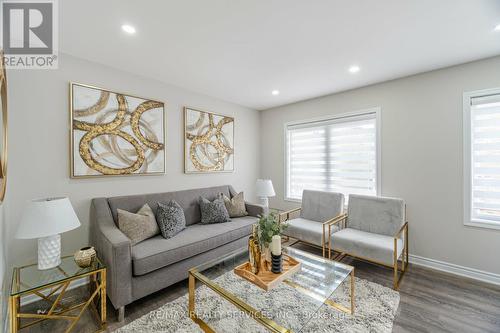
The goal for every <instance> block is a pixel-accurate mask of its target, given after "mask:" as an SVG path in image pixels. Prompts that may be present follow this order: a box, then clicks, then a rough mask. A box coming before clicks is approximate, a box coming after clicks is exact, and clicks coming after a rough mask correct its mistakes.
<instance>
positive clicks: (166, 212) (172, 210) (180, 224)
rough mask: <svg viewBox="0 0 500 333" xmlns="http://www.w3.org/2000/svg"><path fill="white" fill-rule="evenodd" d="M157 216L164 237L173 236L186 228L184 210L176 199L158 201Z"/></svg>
mask: <svg viewBox="0 0 500 333" xmlns="http://www.w3.org/2000/svg"><path fill="white" fill-rule="evenodd" d="M156 216H157V218H156V220H157V221H158V226H159V227H160V230H161V235H162V236H163V238H166V239H168V238H172V237H174V236H175V235H177V234H178V233H179V232H181V231H182V230H184V229H185V228H186V218H185V217H184V210H183V209H182V207H181V206H179V204H178V203H177V202H175V201H174V200H171V201H169V202H167V203H163V202H158V209H157V210H156Z"/></svg>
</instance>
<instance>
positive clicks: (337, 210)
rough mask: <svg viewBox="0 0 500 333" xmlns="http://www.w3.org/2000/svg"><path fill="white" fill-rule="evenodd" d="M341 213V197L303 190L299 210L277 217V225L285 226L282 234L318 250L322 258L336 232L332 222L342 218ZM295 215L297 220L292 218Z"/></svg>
mask: <svg viewBox="0 0 500 333" xmlns="http://www.w3.org/2000/svg"><path fill="white" fill-rule="evenodd" d="M343 209H344V195H343V194H342V193H332V192H322V191H312V190H304V192H303V193H302V206H301V207H300V208H296V209H292V210H290V211H288V212H284V213H281V214H280V215H279V220H280V223H282V222H285V221H286V223H287V224H288V227H287V228H286V229H285V230H284V232H283V234H284V235H285V236H288V237H292V238H294V239H296V240H297V242H304V243H307V244H310V245H314V246H317V247H321V248H322V249H323V256H326V250H327V246H328V249H330V248H331V237H330V236H331V234H332V233H334V232H336V231H337V230H339V226H338V225H337V224H336V221H338V220H340V219H342V218H343V216H344V215H342V213H343ZM299 213H300V214H299ZM295 215H299V216H296V217H295V218H294V217H293V216H295Z"/></svg>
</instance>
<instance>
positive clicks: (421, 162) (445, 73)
mask: <svg viewBox="0 0 500 333" xmlns="http://www.w3.org/2000/svg"><path fill="white" fill-rule="evenodd" d="M381 61H383V60H381ZM369 70H370V69H369V68H364V69H363V70H362V71H361V72H359V73H358V74H356V75H359V76H362V75H363V74H364V72H366V71H369ZM494 87H500V57H494V58H490V59H486V60H481V61H477V62H472V63H468V64H464V65H460V66H455V67H450V68H446V69H441V70H436V71H433V72H428V73H424V74H419V75H415V76H411V77H406V78H402V79H397V80H393V81H388V82H384V83H380V84H375V85H372V86H367V87H363V88H359V89H355V90H350V91H346V92H342V93H337V94H333V95H328V96H324V97H320V98H315V99H311V100H306V101H302V102H298V103H294V104H290V105H286V106H282V107H277V108H273V109H269V110H265V111H261V117H260V125H261V128H260V133H261V144H260V147H261V154H260V159H261V162H262V163H261V170H260V174H261V177H264V178H271V179H272V181H273V183H274V188H275V190H276V197H274V198H271V200H270V206H271V207H280V208H293V207H297V206H298V205H299V204H297V203H294V202H287V201H284V199H283V198H284V187H285V184H284V170H285V165H284V133H283V131H284V130H283V126H284V124H285V123H286V122H290V121H298V120H306V119H310V118H315V117H323V116H327V115H335V114H342V113H346V112H351V111H357V110H362V109H368V108H373V107H380V108H381V141H382V145H381V150H382V155H381V158H382V163H381V164H382V193H381V194H382V195H384V196H391V197H401V198H403V199H405V201H406V203H407V205H408V218H409V221H410V253H411V254H413V255H417V256H421V257H424V258H429V259H434V260H439V261H443V262H446V263H451V264H456V265H460V266H465V267H468V268H474V269H478V270H483V271H486V272H491V273H496V274H500V261H499V260H495V258H494V257H495V255H494V254H497V253H500V231H499V230H491V229H479V228H474V227H466V226H464V225H463V220H464V219H463V204H464V202H463V160H462V159H463V144H462V140H463V135H462V132H463V130H462V94H463V92H464V91H472V90H480V89H486V88H494ZM283 93H286V91H282V94H283Z"/></svg>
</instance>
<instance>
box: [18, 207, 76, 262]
mask: <svg viewBox="0 0 500 333" xmlns="http://www.w3.org/2000/svg"><path fill="white" fill-rule="evenodd" d="M79 226H80V221H79V220H78V217H77V216H76V213H75V211H74V209H73V206H71V202H70V201H69V199H68V198H47V199H38V200H32V201H30V202H29V203H28V205H27V207H26V208H25V209H24V212H23V215H22V217H21V221H20V223H19V226H18V228H17V231H16V235H15V237H16V238H17V239H33V238H38V269H50V268H54V267H57V266H59V265H60V264H61V235H60V234H61V233H63V232H66V231H69V230H73V229H76V228H78V227H79Z"/></svg>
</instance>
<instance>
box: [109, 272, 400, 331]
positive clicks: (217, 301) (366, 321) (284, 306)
mask: <svg viewBox="0 0 500 333" xmlns="http://www.w3.org/2000/svg"><path fill="white" fill-rule="evenodd" d="M215 281H216V282H217V284H219V285H220V286H222V287H223V288H224V289H226V290H227V291H230V292H232V293H234V294H237V295H240V296H241V295H243V296H241V297H240V298H241V299H242V300H243V301H245V302H247V303H248V304H250V305H252V306H253V307H255V308H257V309H259V310H262V312H263V313H264V314H265V315H267V316H269V317H271V318H272V319H274V320H275V321H276V322H277V323H279V324H281V325H282V326H284V327H286V328H288V329H290V330H291V331H292V332H314V333H316V332H325V333H326V332H391V331H392V325H393V321H394V316H395V314H396V311H397V308H398V305H399V293H398V292H397V291H394V290H392V289H390V288H386V287H383V286H381V285H379V284H376V283H372V282H369V281H366V280H363V279H358V278H355V305H356V308H355V309H356V310H355V314H354V315H353V316H351V315H348V314H344V313H342V312H339V311H338V310H336V309H334V308H332V307H330V306H328V305H323V306H321V307H320V308H319V310H317V309H318V307H319V306H318V302H317V301H315V300H314V299H312V298H311V297H309V296H306V295H304V294H301V293H299V292H297V290H295V289H294V288H293V287H290V286H289V285H287V284H285V283H282V284H280V285H279V286H278V287H276V288H275V289H273V290H271V291H269V292H267V293H265V292H263V291H262V290H261V289H260V288H258V287H256V286H254V285H252V284H250V283H248V282H247V281H245V280H243V279H242V278H240V277H239V276H237V275H235V274H234V273H233V272H232V271H231V272H227V273H225V274H224V275H222V276H220V277H218V278H217V279H215ZM349 285H350V281H349V280H347V281H345V282H344V283H343V284H342V285H341V286H340V287H339V288H337V290H336V291H335V293H334V295H333V296H332V297H331V299H333V300H334V301H335V302H337V303H341V304H344V305H346V306H348V304H349V300H350V298H349ZM187 304H188V297H187V295H185V296H182V297H179V298H178V299H176V300H174V301H172V302H169V303H167V304H165V305H163V306H162V307H160V308H159V309H157V310H154V311H152V312H150V313H148V314H146V315H144V316H143V317H141V318H139V319H137V320H135V321H133V322H131V323H130V324H128V325H126V326H124V327H121V328H119V329H118V330H116V331H115V332H116V333H125V332H134V333H146V332H165V333H167V332H168V333H174V332H176V333H178V332H182V333H185V332H186V333H187V332H203V331H202V330H201V329H200V327H199V326H198V325H197V324H195V323H194V322H193V321H192V320H191V319H190V318H189V317H188V316H187V311H188V309H187ZM277 308H279V310H280V311H276V309H277ZM270 309H274V311H271V310H270ZM196 313H197V314H198V316H199V317H201V318H202V319H203V320H204V321H205V322H206V323H207V324H209V325H210V327H212V328H213V329H214V330H215V331H216V332H221V333H225V332H228V333H229V332H230V333H239V332H268V331H267V330H266V329H264V328H263V327H262V326H260V325H259V324H258V323H257V322H256V321H255V320H253V319H252V318H249V317H248V315H246V314H244V313H242V312H240V311H239V310H238V309H237V308H235V307H234V306H233V305H232V304H231V303H229V302H227V301H225V300H224V299H222V298H221V297H219V296H217V295H216V294H215V292H213V291H212V290H211V289H209V288H207V287H206V286H200V287H199V288H197V289H196Z"/></svg>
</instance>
